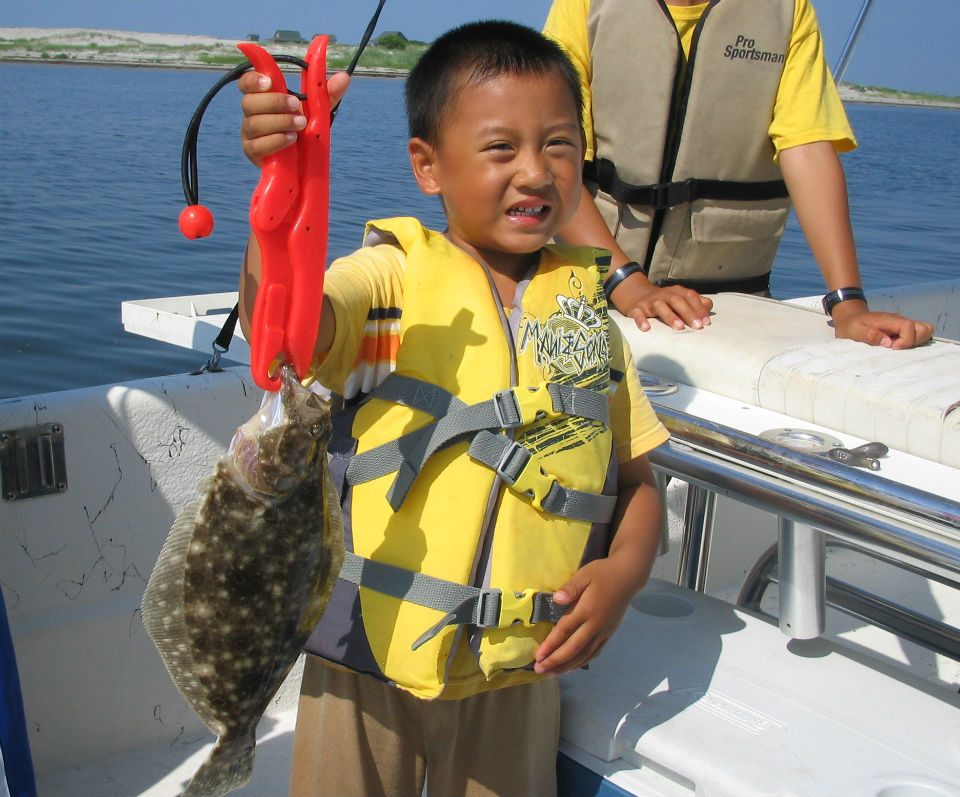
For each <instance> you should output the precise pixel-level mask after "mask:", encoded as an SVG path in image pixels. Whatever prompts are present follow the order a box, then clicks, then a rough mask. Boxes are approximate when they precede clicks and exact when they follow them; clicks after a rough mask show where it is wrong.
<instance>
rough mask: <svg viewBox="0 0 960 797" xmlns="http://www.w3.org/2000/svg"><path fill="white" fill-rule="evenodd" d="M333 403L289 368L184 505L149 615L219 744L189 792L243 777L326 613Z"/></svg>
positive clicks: (333, 523) (334, 508)
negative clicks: (259, 730)
mask: <svg viewBox="0 0 960 797" xmlns="http://www.w3.org/2000/svg"><path fill="white" fill-rule="evenodd" d="M330 428H331V426H330V403H329V402H328V401H327V400H326V399H324V398H322V397H320V396H318V395H317V394H315V393H313V392H312V391H310V390H308V389H307V388H305V387H303V386H302V385H301V384H300V383H299V381H298V380H297V377H296V374H295V373H294V372H293V369H292V368H290V367H289V366H283V368H282V371H281V388H280V391H279V395H278V394H276V393H268V394H267V395H266V396H265V397H264V404H263V406H261V409H260V412H259V413H258V414H257V415H255V416H254V417H253V418H251V419H250V421H248V422H247V423H246V424H244V425H243V426H241V427H240V428H239V429H238V430H237V433H236V435H235V436H234V438H233V441H232V442H231V444H230V448H229V450H228V451H227V453H226V454H224V455H223V456H222V457H221V458H220V459H219V461H218V462H217V465H216V467H215V468H214V471H213V474H212V475H211V476H209V477H207V478H206V479H204V480H203V481H201V482H200V485H199V486H198V493H199V497H198V498H197V499H196V500H195V501H193V502H192V503H190V504H188V505H187V506H186V507H185V508H184V509H183V510H182V511H181V512H180V514H179V515H178V517H177V519H176V521H175V522H174V524H173V527H172V528H171V530H170V534H169V536H168V537H167V540H166V542H165V544H164V546H163V550H162V551H161V552H160V557H159V559H158V560H157V564H156V566H155V567H154V570H153V573H152V575H151V576H150V581H149V583H148V584H147V589H146V591H145V592H144V595H143V602H142V614H143V624H144V626H145V627H146V629H147V633H148V634H149V635H150V637H151V639H153V642H154V644H155V645H156V646H157V650H158V651H159V653H160V656H161V658H162V659H163V663H164V664H165V665H166V668H167V670H168V672H169V673H170V677H171V678H172V680H173V683H174V684H175V685H176V687H177V688H178V689H179V690H180V692H181V694H183V696H184V697H185V698H186V700H187V702H188V703H189V704H190V706H191V707H192V708H193V710H194V711H196V713H197V714H198V716H199V717H200V719H202V720H203V722H204V724H205V725H206V726H207V727H208V728H209V729H210V730H211V731H212V732H213V733H215V734H216V735H217V736H218V739H217V744H216V746H215V747H214V748H213V750H212V751H211V752H210V755H209V757H208V758H207V760H206V761H205V762H204V763H203V764H202V765H201V767H200V768H199V769H198V770H197V773H196V774H195V775H194V777H193V779H192V780H191V781H190V783H189V784H188V786H187V788H186V791H185V792H184V795H187V796H189V795H208V796H209V795H216V796H217V797H219V795H223V794H226V793H227V792H229V791H231V790H233V789H235V788H239V787H240V786H243V785H244V784H245V783H247V782H248V781H249V779H250V775H251V773H252V770H253V759H254V750H255V743H256V739H255V733H256V727H257V723H258V721H259V719H260V717H261V715H262V714H263V712H264V711H265V710H266V708H267V705H268V704H269V702H270V700H271V698H272V697H273V695H274V694H275V693H276V691H277V689H278V688H279V686H280V684H281V683H282V682H283V679H284V678H285V677H286V675H287V673H288V672H289V671H290V669H291V668H292V666H293V664H294V663H295V662H296V659H297V656H298V655H299V653H300V650H301V648H302V647H303V644H304V642H305V641H306V639H307V637H308V635H309V634H310V632H311V631H312V630H313V627H314V626H315V625H316V624H317V621H318V620H319V619H320V615H321V614H322V613H323V610H324V608H325V607H326V604H327V600H328V599H329V597H330V593H331V592H332V590H333V585H334V583H335V582H336V578H337V574H338V572H339V570H340V565H341V563H342V561H343V516H342V514H341V510H340V502H339V497H338V495H337V492H336V490H335V488H334V487H333V485H332V483H331V481H330V475H329V472H328V470H327V456H326V448H327V442H328V441H329V438H330Z"/></svg>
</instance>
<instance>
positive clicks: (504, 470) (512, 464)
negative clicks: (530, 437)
mask: <svg viewBox="0 0 960 797" xmlns="http://www.w3.org/2000/svg"><path fill="white" fill-rule="evenodd" d="M532 458H533V456H532V454H531V453H530V452H529V451H528V450H527V449H526V448H524V447H523V446H522V445H520V443H517V442H516V441H514V442H511V443H510V445H509V446H508V447H507V449H506V450H505V451H504V452H503V456H501V457H500V461H499V462H498V463H497V475H498V476H499V477H500V478H501V479H503V480H504V482H506V483H507V484H508V485H509V486H510V489H512V490H514V491H515V492H518V493H522V494H524V495H526V496H527V497H529V498H530V503H532V504H533V505H534V506H535V507H536V508H537V509H543V504H542V503H541V502H542V501H543V499H544V498H546V497H547V495H549V493H550V489H551V488H552V487H553V485H554V483H555V480H554V479H553V478H552V477H551V476H548V475H547V474H546V473H544V471H543V469H542V468H540V467H538V466H534V467H528V466H529V464H530V460H531V459H532Z"/></svg>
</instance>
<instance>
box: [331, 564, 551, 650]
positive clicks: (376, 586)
mask: <svg viewBox="0 0 960 797" xmlns="http://www.w3.org/2000/svg"><path fill="white" fill-rule="evenodd" d="M340 578H342V579H343V580H344V581H349V582H350V583H351V584H356V585H357V586H358V587H365V588H366V589H372V590H374V591H376V592H380V593H383V594H384V595H389V596H391V597H393V598H398V599H399V600H404V601H409V602H410V603H416V604H417V605H418V606H426V607H427V608H429V609H436V610H437V611H441V612H445V614H444V616H443V617H442V618H441V619H440V621H439V622H438V623H436V624H435V625H433V626H432V627H431V628H429V629H427V631H425V632H424V633H423V634H421V635H420V637H418V638H417V640H416V641H415V642H414V643H413V645H412V648H411V649H412V650H416V649H417V648H418V647H420V646H421V645H422V644H423V643H424V642H427V641H429V640H431V639H433V637H435V636H436V635H437V634H438V633H440V631H441V630H443V629H444V628H446V627H447V626H448V625H474V626H476V627H477V628H499V627H501V626H508V625H512V624H513V623H515V622H520V623H523V624H524V625H534V624H535V623H556V622H557V621H558V620H559V619H560V618H561V617H563V615H564V614H565V613H566V611H567V608H568V607H567V606H559V605H557V604H556V603H554V602H553V593H552V592H537V591H535V590H525V591H523V592H514V593H509V592H507V593H504V592H502V591H501V590H499V589H484V588H481V587H471V586H467V585H466V584H458V583H456V582H455V581H447V580H446V579H443V578H436V577H435V576H429V575H426V574H425V573H418V572H415V571H413V570H407V569H406V568H403V567H397V566H396V565H390V564H386V563H384V562H376V561H374V560H373V559H367V558H365V557H363V556H358V555H357V554H355V553H353V552H352V551H347V552H346V554H345V555H344V559H343V566H342V567H341V568H340Z"/></svg>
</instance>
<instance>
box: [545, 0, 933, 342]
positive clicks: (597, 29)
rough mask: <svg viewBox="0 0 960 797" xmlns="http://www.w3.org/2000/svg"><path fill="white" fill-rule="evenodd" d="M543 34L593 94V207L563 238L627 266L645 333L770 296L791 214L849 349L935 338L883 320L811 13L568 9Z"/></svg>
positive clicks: (629, 298) (673, 4)
mask: <svg viewBox="0 0 960 797" xmlns="http://www.w3.org/2000/svg"><path fill="white" fill-rule="evenodd" d="M544 32H545V33H546V34H547V35H548V36H550V37H551V38H553V39H555V40H557V41H558V42H559V43H560V44H561V45H562V46H563V47H564V48H565V49H566V50H567V51H568V53H569V54H570V55H571V57H572V59H573V61H574V63H575V65H576V66H577V69H578V70H579V72H580V74H581V78H582V80H583V83H584V88H585V100H586V102H585V113H584V127H585V131H586V136H587V149H586V153H585V156H586V160H587V164H586V168H585V172H584V174H585V182H584V189H583V198H582V201H581V204H580V208H579V210H578V213H577V214H576V216H575V217H574V219H573V220H572V221H571V222H570V224H568V225H567V226H566V227H565V228H564V229H563V230H562V232H561V235H560V238H561V240H563V241H566V242H568V243H578V244H586V243H589V244H593V245H595V246H603V247H605V248H608V249H610V250H611V251H612V253H613V262H612V264H611V269H610V277H609V278H608V281H607V284H606V288H607V292H608V296H609V297H610V298H611V301H612V302H613V303H614V304H615V306H616V307H617V309H619V310H620V311H621V312H623V313H624V314H626V315H629V316H632V317H633V318H634V319H635V320H636V323H637V325H638V327H639V328H640V329H641V330H647V329H649V328H650V322H649V320H648V319H649V318H660V319H661V320H662V321H663V322H665V323H667V324H670V325H672V326H673V327H675V328H677V329H683V328H684V326H689V327H692V328H694V329H699V328H701V327H703V326H704V325H706V324H709V323H710V318H709V314H710V309H711V307H712V302H711V300H710V299H709V298H708V297H707V296H705V295H703V294H705V293H718V292H721V291H731V290H732V291H742V292H750V293H761V294H762V293H766V292H768V290H769V275H770V268H771V266H772V264H773V260H774V257H775V255H776V251H777V247H778V245H779V242H780V238H781V236H782V234H783V229H784V225H785V223H786V219H787V215H788V213H789V208H790V205H791V202H792V204H793V207H794V209H795V211H796V214H797V219H798V221H799V223H800V227H801V229H802V230H803V232H804V235H805V236H806V238H807V241H808V243H809V245H810V249H811V251H812V253H813V255H814V258H815V259H816V261H817V265H818V266H819V268H820V270H821V272H822V274H823V278H824V281H825V282H826V286H827V291H828V293H827V295H826V296H825V297H824V309H825V311H826V312H828V313H829V314H830V315H832V317H833V323H834V326H835V330H836V335H837V337H842V338H852V339H854V340H859V341H863V342H866V343H870V344H872V345H881V346H887V347H892V348H910V347H912V346H916V345H920V344H922V343H925V342H926V341H928V340H929V339H930V337H931V336H932V334H933V326H932V325H931V324H928V323H925V322H922V321H913V320H911V319H908V318H904V317H903V316H900V315H896V314H892V313H877V312H871V311H870V310H869V308H868V306H867V302H866V299H865V297H864V295H863V291H862V287H861V279H860V272H859V268H858V264H857V255H856V248H855V246H854V240H853V232H852V229H851V225H850V213H849V207H848V203H847V188H846V180H845V178H844V173H843V168H842V166H841V164H840V159H839V157H838V153H839V152H844V151H848V150H851V149H853V148H854V147H855V146H856V141H855V139H854V136H853V133H852V131H851V129H850V125H849V123H848V121H847V117H846V114H845V112H844V110H843V105H842V104H841V102H840V98H839V94H838V92H837V89H836V85H835V84H834V82H833V79H832V77H831V75H830V72H829V69H828V68H827V65H826V62H825V60H824V56H823V42H822V39H821V36H820V30H819V27H818V25H817V20H816V15H815V12H814V9H813V7H812V6H811V5H810V3H809V2H808V0H771V2H764V3H757V2H752V1H751V0H711V1H710V2H695V1H694V0H554V3H553V6H552V7H551V9H550V13H549V16H548V18H547V22H546V25H545V28H544Z"/></svg>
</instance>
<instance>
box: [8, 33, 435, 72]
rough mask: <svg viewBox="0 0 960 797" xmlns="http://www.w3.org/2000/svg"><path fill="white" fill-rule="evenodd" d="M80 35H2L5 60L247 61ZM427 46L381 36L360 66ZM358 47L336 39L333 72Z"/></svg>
mask: <svg viewBox="0 0 960 797" xmlns="http://www.w3.org/2000/svg"><path fill="white" fill-rule="evenodd" d="M91 33H93V32H87V40H86V41H84V40H83V39H82V38H80V37H79V36H78V37H77V40H76V41H70V40H69V39H65V38H64V37H58V38H56V39H53V38H34V39H2V38H0V60H14V59H15V60H34V59H36V60H48V59H56V60H57V61H58V62H67V63H69V62H75V63H88V64H90V63H105V64H109V63H125V64H142V65H143V66H170V67H174V66H185V67H190V66H204V67H214V66H223V67H224V68H229V67H230V66H234V65H236V64H239V63H241V62H242V61H243V60H244V57H243V55H242V53H240V52H239V51H238V50H236V48H235V47H234V46H233V45H232V44H222V45H202V44H190V45H183V46H177V45H169V44H158V43H153V42H143V41H140V40H139V39H136V38H134V37H129V38H123V37H119V36H116V35H115V34H114V35H108V36H106V37H103V36H98V39H102V38H108V39H109V43H106V44H102V43H91V42H90V41H89V37H90V34H91ZM260 44H261V46H263V47H264V48H265V49H266V50H268V51H269V52H272V53H284V54H287V55H298V56H301V57H302V56H303V55H304V53H305V52H306V47H305V46H303V45H289V44H274V43H273V42H269V41H265V42H260ZM426 48H427V45H426V44H425V43H424V42H417V41H407V40H406V39H405V38H403V36H399V35H389V34H388V35H385V36H381V37H380V39H379V40H378V41H377V42H376V44H373V43H371V44H370V46H368V47H367V49H366V50H364V52H363V55H362V56H361V57H360V63H359V66H360V67H365V68H367V69H374V70H380V69H382V70H389V71H408V70H410V69H412V68H413V66H414V65H415V64H416V63H417V61H418V60H419V59H420V56H421V55H422V54H423V52H424V50H425V49H426ZM356 50H357V47H356V45H351V44H340V43H333V44H331V45H330V46H329V49H328V51H327V64H328V66H329V68H330V69H331V70H336V69H344V68H346V66H347V65H348V64H349V63H350V61H351V60H352V59H353V56H354V53H355V52H356Z"/></svg>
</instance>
